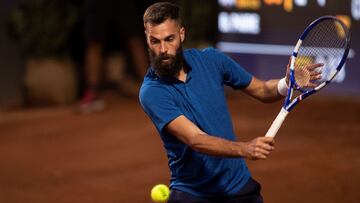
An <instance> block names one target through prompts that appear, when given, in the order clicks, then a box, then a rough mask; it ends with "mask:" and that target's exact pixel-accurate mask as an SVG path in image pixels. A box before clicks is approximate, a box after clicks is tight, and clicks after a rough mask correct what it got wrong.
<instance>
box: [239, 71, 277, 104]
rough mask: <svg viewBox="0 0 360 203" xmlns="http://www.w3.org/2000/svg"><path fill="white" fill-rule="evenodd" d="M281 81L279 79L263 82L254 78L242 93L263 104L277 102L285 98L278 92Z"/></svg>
mask: <svg viewBox="0 0 360 203" xmlns="http://www.w3.org/2000/svg"><path fill="white" fill-rule="evenodd" d="M279 81H280V80H278V79H274V80H268V81H263V80H260V79H258V78H256V77H254V76H253V77H252V79H251V81H250V84H249V85H248V86H247V87H245V88H243V89H242V91H243V92H245V93H246V94H248V95H250V96H252V97H254V98H255V99H257V100H259V101H261V102H264V103H270V102H275V101H278V100H280V99H282V98H283V97H284V96H282V95H281V94H280V93H279V92H278V84H279Z"/></svg>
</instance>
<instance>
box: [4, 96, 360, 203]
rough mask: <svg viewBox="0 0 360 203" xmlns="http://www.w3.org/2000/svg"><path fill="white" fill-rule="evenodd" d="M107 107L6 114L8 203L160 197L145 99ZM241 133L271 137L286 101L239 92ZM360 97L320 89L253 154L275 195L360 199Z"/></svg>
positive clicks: (319, 201) (157, 148) (277, 200)
mask: <svg viewBox="0 0 360 203" xmlns="http://www.w3.org/2000/svg"><path fill="white" fill-rule="evenodd" d="M106 98H107V100H108V108H107V110H106V111H104V112H101V113H98V114H92V115H89V116H80V115H76V114H74V113H73V111H72V106H62V107H46V108H32V109H26V110H16V111H9V112H1V113H0V160H1V167H0V202H2V203H24V202H26V203H41V202H44V203H50V202H51V203H70V202H71V203H79V202H86V203H99V202H101V203H120V202H121V203H150V202H151V200H150V197H149V192H150V189H151V187H152V186H153V185H155V184H157V183H165V184H168V179H169V170H168V168H167V159H166V156H165V153H164V150H163V149H162V144H161V142H160V139H159V137H158V135H157V133H156V131H155V128H154V127H153V125H152V123H151V122H150V120H149V119H148V118H147V117H146V115H145V114H144V113H143V111H142V109H141V108H140V105H139V104H138V101H137V100H136V99H124V98H121V97H119V96H117V95H115V94H113V93H108V94H107V97H106ZM229 106H230V110H231V112H232V116H233V124H234V127H235V130H236V133H237V135H238V138H239V140H242V141H246V140H249V139H250V138H252V137H255V136H261V135H263V134H264V133H265V132H266V130H267V128H268V127H269V125H270V124H271V122H272V120H273V119H274V117H275V116H276V115H277V113H278V111H279V110H280V106H281V103H280V102H279V103H275V104H262V103H259V102H257V101H255V100H253V99H251V98H248V97H243V96H242V95H241V94H239V96H231V97H230V98H229ZM359 124H360V100H359V99H357V100H355V101H351V100H349V99H346V98H330V97H321V96H318V95H317V96H315V97H312V98H309V100H307V101H306V102H303V103H302V104H300V105H298V106H297V107H296V109H295V110H294V111H293V112H292V113H291V114H289V116H288V119H287V120H286V121H285V125H284V126H283V127H282V128H281V129H280V131H279V134H278V136H277V137H276V150H275V152H274V153H273V154H272V156H271V157H270V158H269V159H268V160H266V161H248V165H249V167H250V169H251V171H252V174H253V176H254V177H255V179H257V180H258V181H259V182H261V183H262V186H263V190H262V194H263V196H264V199H265V202H267V203H285V202H286V203H288V202H301V203H303V202H316V203H339V202H358V201H359V199H360V193H359V192H358V189H359V187H360V185H359V181H360V159H359V154H360V148H359V144H360V137H359V136H360V125H359Z"/></svg>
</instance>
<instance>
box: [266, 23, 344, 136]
mask: <svg viewBox="0 0 360 203" xmlns="http://www.w3.org/2000/svg"><path fill="white" fill-rule="evenodd" d="M349 48H350V35H349V31H348V29H347V27H346V26H345V25H344V23H343V22H342V21H340V20H339V19H337V18H336V17H334V16H323V17H320V18H318V19H316V20H315V21H313V22H312V23H311V24H310V25H309V26H308V27H307V28H306V29H305V31H304V32H303V33H302V35H301V36H300V39H299V40H298V42H297V44H296V46H295V48H294V51H293V54H292V56H291V60H290V73H289V75H290V77H289V89H288V91H287V96H286V98H285V101H284V105H283V107H282V108H281V111H280V113H279V114H278V115H277V117H276V118H275V120H274V121H273V123H272V125H271V127H270V128H269V130H268V131H267V133H266V135H265V136H266V137H275V135H276V133H277V132H278V130H279V128H280V126H281V125H282V123H283V122H284V120H285V118H286V116H287V115H288V113H289V112H290V111H291V110H292V109H293V108H294V107H295V106H296V105H297V104H298V103H299V102H300V101H302V100H304V99H305V98H307V97H308V96H310V95H312V94H314V93H315V92H318V91H319V90H321V89H322V88H324V87H325V86H326V85H328V84H329V83H331V81H333V80H334V78H335V77H336V75H337V74H338V73H339V71H340V70H341V68H342V67H343V65H344V63H345V61H346V59H347V55H348V53H349ZM314 64H322V67H318V66H319V65H317V66H316V65H315V66H316V67H317V68H316V69H318V70H311V69H312V68H314ZM314 71H320V72H321V79H317V80H314V78H312V74H313V72H314ZM320 72H318V75H320ZM292 98H293V99H292Z"/></svg>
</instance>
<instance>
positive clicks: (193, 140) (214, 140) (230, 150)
mask: <svg viewBox="0 0 360 203" xmlns="http://www.w3.org/2000/svg"><path fill="white" fill-rule="evenodd" d="M164 130H166V131H167V132H168V133H170V134H172V135H174V136H176V137H177V138H178V139H179V140H181V141H182V142H184V143H185V144H187V145H188V146H190V147H191V148H192V149H193V150H195V151H198V152H201V153H206V154H209V155H214V156H225V157H243V158H247V159H253V160H257V159H267V158H268V156H269V155H270V152H271V151H273V150H274V144H275V143H274V140H273V139H272V138H270V137H264V136H262V137H258V138H255V139H253V140H251V141H249V142H234V141H229V140H225V139H223V138H219V137H215V136H211V135H208V134H207V133H205V132H203V131H202V130H201V129H200V128H199V127H197V126H196V125H195V124H194V123H193V122H191V121H190V120H189V119H187V118H186V117H185V116H184V115H181V116H179V117H177V118H175V119H174V120H172V121H171V122H170V123H169V124H168V125H167V126H166V127H165V129H164Z"/></svg>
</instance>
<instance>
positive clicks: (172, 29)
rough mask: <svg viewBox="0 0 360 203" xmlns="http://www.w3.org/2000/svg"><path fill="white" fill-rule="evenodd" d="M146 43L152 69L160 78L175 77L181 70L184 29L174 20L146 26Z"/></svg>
mask: <svg viewBox="0 0 360 203" xmlns="http://www.w3.org/2000/svg"><path fill="white" fill-rule="evenodd" d="M145 28H146V29H145V33H146V41H147V44H148V46H149V56H150V61H151V65H152V67H153V68H154V69H155V72H156V74H157V75H158V76H160V77H164V76H165V77H177V76H178V74H179V71H180V70H181V68H182V65H183V64H182V63H183V56H182V42H183V40H184V37H185V29H184V28H183V27H180V25H179V24H178V22H177V21H175V20H170V19H168V20H166V21H164V22H163V23H161V24H159V25H151V24H149V23H148V24H146V27H145Z"/></svg>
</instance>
